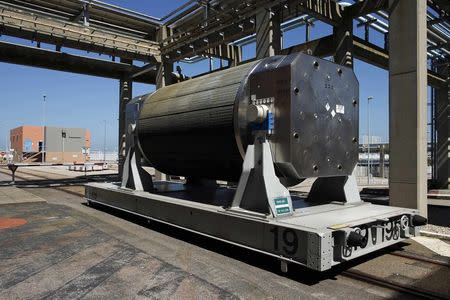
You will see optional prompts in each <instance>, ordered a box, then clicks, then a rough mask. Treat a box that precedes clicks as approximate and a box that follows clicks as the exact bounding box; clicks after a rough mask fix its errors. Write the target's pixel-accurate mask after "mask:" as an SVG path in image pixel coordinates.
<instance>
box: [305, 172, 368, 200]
mask: <svg viewBox="0 0 450 300" xmlns="http://www.w3.org/2000/svg"><path fill="white" fill-rule="evenodd" d="M307 201H308V202H314V203H330V202H343V203H352V204H354V203H360V202H361V197H360V196H359V189H358V185H357V183H356V178H355V176H354V175H351V176H339V177H321V178H317V179H316V181H315V182H314V184H313V185H312V187H311V191H310V192H309V195H308V199H307Z"/></svg>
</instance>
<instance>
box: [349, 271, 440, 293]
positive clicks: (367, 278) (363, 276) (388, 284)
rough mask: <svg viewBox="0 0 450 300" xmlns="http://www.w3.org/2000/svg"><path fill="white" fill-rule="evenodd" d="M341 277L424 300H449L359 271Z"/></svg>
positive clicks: (427, 291) (417, 288)
mask: <svg viewBox="0 0 450 300" xmlns="http://www.w3.org/2000/svg"><path fill="white" fill-rule="evenodd" d="M341 275H342V276H345V277H348V278H352V279H357V280H360V281H364V282H368V283H372V284H374V285H377V286H381V287H385V288H389V289H391V290H394V291H399V292H402V293H405V294H409V295H413V296H417V297H421V298H424V299H433V300H448V295H442V294H439V293H435V292H433V291H429V290H425V289H422V288H419V287H414V286H411V285H408V284H404V283H400V282H393V281H390V280H386V279H385V278H382V277H379V276H375V275H371V274H367V273H364V272H361V271H358V270H346V271H343V272H342V273H341Z"/></svg>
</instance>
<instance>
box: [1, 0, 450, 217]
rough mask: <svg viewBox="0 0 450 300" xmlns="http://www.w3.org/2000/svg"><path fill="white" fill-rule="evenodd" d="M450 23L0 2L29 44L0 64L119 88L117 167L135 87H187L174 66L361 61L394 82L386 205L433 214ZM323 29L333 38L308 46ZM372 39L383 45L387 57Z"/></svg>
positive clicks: (313, 9)
mask: <svg viewBox="0 0 450 300" xmlns="http://www.w3.org/2000/svg"><path fill="white" fill-rule="evenodd" d="M449 13H450V3H449V2H448V1H446V0H418V1H409V0H395V1H394V0H376V1H374V0H363V1H351V0H349V1H337V0H314V1H313V0H258V1H256V0H244V1H242V0H190V1H186V3H185V4H184V5H182V6H180V7H179V8H177V9H176V10H174V11H172V12H170V13H169V14H167V15H166V16H164V17H162V18H155V17H151V16H147V15H144V14H141V13H137V12H133V11H130V10H127V9H124V8H120V7H117V6H114V5H110V4H107V3H103V2H100V1H94V0H89V1H88V0H46V1H44V0H0V34H2V35H6V36H12V37H16V38H20V39H25V40H28V41H31V42H32V46H24V45H23V44H15V43H10V42H5V41H0V61H2V62H8V63H16V64H23V65H30V66H35V67H42V68H48V69H54V70H61V71H69V72H76V73H81V74H88V75H95V76H102V77H108V78H115V79H119V81H120V100H119V131H120V132H119V137H120V139H119V157H120V159H119V160H120V162H122V160H123V154H124V143H125V139H124V126H125V125H124V124H125V123H124V122H125V121H124V120H125V117H124V110H125V105H126V103H127V102H128V101H129V100H130V99H131V96H132V82H145V83H150V84H156V86H157V87H162V86H164V85H168V84H172V83H175V82H177V81H180V80H184V79H185V78H184V76H183V75H182V74H181V72H178V73H177V72H173V71H174V70H173V66H174V63H175V62H178V61H184V62H195V61H198V60H201V59H211V58H217V59H220V61H221V62H224V61H226V63H224V64H223V65H222V64H221V66H223V67H224V68H226V67H233V66H236V65H239V64H242V63H243V60H242V47H243V46H244V45H246V44H248V43H252V42H255V43H256V57H255V59H260V58H264V57H267V56H271V55H277V54H289V53H294V52H306V53H308V54H311V55H314V56H318V57H323V58H330V59H332V60H334V61H335V62H337V63H339V64H342V65H346V66H349V67H352V66H353V59H355V58H356V59H359V60H362V61H364V62H366V63H369V64H371V65H374V66H377V67H380V68H383V69H386V70H389V80H390V85H389V94H390V105H389V110H390V117H389V120H390V144H391V145H390V151H391V172H390V173H391V178H390V179H391V180H390V188H391V203H393V204H395V205H398V206H404V207H417V208H420V209H421V210H422V211H424V210H425V211H426V189H427V179H426V163H427V162H426V160H427V104H426V103H427V101H426V100H427V98H428V96H427V90H428V87H427V86H429V87H430V88H431V99H430V107H431V118H430V124H429V125H430V126H429V127H430V128H429V131H430V133H431V138H430V139H431V147H430V149H431V153H432V161H433V165H434V172H433V173H434V179H435V182H436V186H438V187H440V188H448V184H449V180H448V178H449V177H450V176H449V175H450V169H449V166H450V164H449V150H448V149H449V138H448V136H449V128H450V127H449V120H448V119H449V92H448V89H449V54H450V47H449V41H450V25H449V22H448V20H449ZM317 22H323V23H326V24H328V25H329V26H330V27H332V34H330V35H327V36H324V37H321V38H319V39H311V38H310V36H311V34H310V32H311V28H312V27H313V26H314V24H315V23H317ZM299 26H304V28H305V40H304V41H298V44H296V45H294V46H291V47H288V48H285V47H283V34H284V32H285V31H288V30H291V29H293V28H297V27H299ZM361 29H363V36H358V34H357V32H358V31H360V30H361ZM374 32H377V35H379V34H381V35H382V36H383V43H382V44H381V45H380V43H377V44H376V43H375V42H374V41H373V37H372V36H373V33H374ZM41 44H47V45H48V44H50V45H52V47H54V50H49V49H48V47H47V48H45V49H44V48H43V47H41ZM66 48H70V49H78V50H83V51H87V52H91V53H98V54H102V55H103V56H102V57H104V55H108V56H109V58H110V59H99V58H93V57H92V56H89V55H88V56H81V55H74V54H70V53H65V52H64V51H65V49H66ZM135 61H139V62H143V63H144V65H143V66H142V64H141V65H140V66H137V65H135V64H133V62H135ZM178 71H179V70H178ZM405 149H408V150H406V151H407V152H408V155H404V152H405ZM409 149H414V150H413V151H409Z"/></svg>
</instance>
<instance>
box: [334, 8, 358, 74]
mask: <svg viewBox="0 0 450 300" xmlns="http://www.w3.org/2000/svg"><path fill="white" fill-rule="evenodd" d="M342 21H343V22H342V24H340V25H338V26H336V27H333V36H334V46H335V49H336V52H335V54H334V62H335V63H337V64H340V65H343V66H347V67H350V68H353V19H352V17H351V16H350V15H345V16H344V18H343V19H342Z"/></svg>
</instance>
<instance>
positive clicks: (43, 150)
mask: <svg viewBox="0 0 450 300" xmlns="http://www.w3.org/2000/svg"><path fill="white" fill-rule="evenodd" d="M43 97H44V101H43V102H42V149H41V151H42V154H41V156H42V163H43V162H44V156H45V102H46V99H47V96H46V95H44V96H43Z"/></svg>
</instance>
